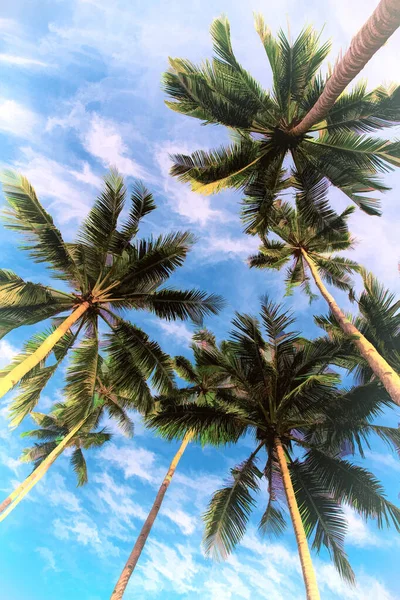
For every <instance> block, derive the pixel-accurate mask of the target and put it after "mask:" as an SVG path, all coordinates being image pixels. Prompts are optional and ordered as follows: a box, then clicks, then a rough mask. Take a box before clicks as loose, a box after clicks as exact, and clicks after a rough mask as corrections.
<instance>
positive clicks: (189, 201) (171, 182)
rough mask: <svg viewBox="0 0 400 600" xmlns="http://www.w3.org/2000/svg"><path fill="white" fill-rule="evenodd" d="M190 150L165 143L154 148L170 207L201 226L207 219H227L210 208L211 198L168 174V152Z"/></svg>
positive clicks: (170, 162) (221, 213)
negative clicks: (197, 192)
mask: <svg viewBox="0 0 400 600" xmlns="http://www.w3.org/2000/svg"><path fill="white" fill-rule="evenodd" d="M186 152H190V151H189V150H188V149H187V148H185V145H184V144H179V143H166V144H163V145H159V146H157V147H156V149H155V158H156V161H157V163H158V166H159V168H160V171H161V175H162V177H163V187H164V191H165V193H166V195H167V197H168V201H169V204H170V206H171V209H172V210H173V211H174V212H176V213H178V214H179V215H181V216H182V217H185V218H186V219H188V220H189V221H190V222H192V223H198V224H199V225H201V226H204V225H206V223H207V222H209V221H211V220H212V221H222V220H224V221H227V220H230V215H228V214H227V213H225V212H223V211H220V210H214V209H212V208H211V200H210V198H208V197H205V196H201V195H200V194H195V193H194V192H191V191H190V190H189V189H188V188H187V187H185V186H183V185H182V184H180V183H179V182H177V181H176V180H175V179H174V178H172V177H171V176H170V175H169V171H170V168H171V165H172V161H171V159H170V156H169V155H170V154H175V153H186Z"/></svg>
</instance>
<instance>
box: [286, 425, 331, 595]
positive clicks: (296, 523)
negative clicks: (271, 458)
mask: <svg viewBox="0 0 400 600" xmlns="http://www.w3.org/2000/svg"><path fill="white" fill-rule="evenodd" d="M275 450H276V455H277V458H278V462H279V467H280V470H281V475H282V480H283V486H284V488H285V494H286V500H287V503H288V507H289V512H290V516H291V519H292V523H293V529H294V533H295V536H296V541H297V549H298V552H299V557H300V563H301V570H302V571H303V579H304V584H305V586H306V593H307V600H320V595H319V590H318V584H317V579H316V577H315V571H314V567H313V564H312V561H311V555H310V550H309V548H308V543H307V537H306V533H305V531H304V527H303V522H302V520H301V516H300V511H299V507H298V506H297V501H296V496H295V493H294V489H293V485H292V480H291V478H290V473H289V469H288V466H287V462H286V457H285V453H284V451H283V447H282V443H281V440H280V439H279V438H278V437H277V438H275Z"/></svg>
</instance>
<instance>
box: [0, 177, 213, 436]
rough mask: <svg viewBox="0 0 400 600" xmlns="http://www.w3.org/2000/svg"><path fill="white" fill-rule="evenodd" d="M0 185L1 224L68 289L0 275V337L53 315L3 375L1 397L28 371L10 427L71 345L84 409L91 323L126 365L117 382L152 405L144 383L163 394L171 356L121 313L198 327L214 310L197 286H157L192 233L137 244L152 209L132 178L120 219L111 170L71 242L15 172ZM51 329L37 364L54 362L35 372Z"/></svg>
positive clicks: (119, 192)
mask: <svg viewBox="0 0 400 600" xmlns="http://www.w3.org/2000/svg"><path fill="white" fill-rule="evenodd" d="M2 181H3V190H4V194H5V198H6V201H7V204H8V208H7V210H6V211H5V219H6V226H7V227H9V228H11V229H13V230H16V231H19V232H21V233H22V234H23V235H24V237H25V240H26V243H25V245H24V246H23V248H24V249H25V250H27V251H28V252H29V254H30V256H31V257H32V258H33V260H34V261H35V262H39V263H45V264H46V265H47V266H48V267H49V268H50V272H51V275H52V277H53V278H55V279H58V280H62V281H63V282H65V284H66V285H67V286H68V288H69V291H67V292H65V291H60V290H57V289H54V288H52V287H50V286H44V285H41V284H36V283H31V282H26V281H24V280H23V279H22V278H20V277H19V276H18V275H17V274H15V273H14V272H12V271H10V270H7V269H1V270H0V305H1V306H0V321H1V325H0V336H3V335H5V334H7V333H8V332H10V331H12V330H13V329H15V328H17V327H20V326H23V325H30V324H33V323H37V322H39V321H42V320H46V319H49V318H52V319H53V326H52V329H51V330H50V331H47V332H44V333H41V334H37V335H35V336H34V337H33V338H32V339H31V340H30V341H29V342H28V343H27V344H26V346H25V348H24V350H23V352H22V353H21V354H20V355H19V356H17V357H16V358H15V360H14V362H13V364H12V365H11V366H10V367H9V368H7V369H5V371H4V372H3V374H4V375H5V376H4V378H3V381H5V380H7V386H8V387H6V386H5V385H4V387H5V389H6V391H7V389H10V387H11V386H12V385H15V383H16V381H18V379H17V380H16V381H14V380H13V376H12V373H13V372H14V370H15V369H18V368H19V366H20V365H22V366H23V367H24V368H25V365H27V367H26V368H30V369H31V370H30V372H29V373H28V374H27V375H25V376H24V380H23V381H22V383H21V385H22V388H23V398H22V401H21V402H18V405H17V406H16V405H15V404H14V409H16V420H15V424H18V423H19V422H20V420H21V419H22V418H23V417H24V416H25V414H27V413H28V412H29V411H30V410H33V408H34V406H35V405H36V403H37V401H38V398H39V395H40V391H41V390H42V389H43V387H44V385H45V384H46V383H47V381H48V380H49V378H50V377H51V376H52V374H53V373H54V372H55V369H56V367H57V366H58V365H59V364H60V362H61V361H62V360H63V359H64V358H65V356H66V355H67V353H68V351H69V350H70V349H71V348H72V347H73V345H74V344H75V345H76V344H77V343H78V342H79V346H78V347H77V348H76V350H74V358H73V361H72V363H73V365H72V368H73V369H74V371H73V377H72V380H73V382H74V385H75V387H74V389H73V390H72V391H71V394H72V395H75V397H76V399H77V401H78V400H79V399H80V402H81V403H83V404H85V403H86V404H90V402H91V401H92V398H93V397H94V393H95V387H96V380H97V374H98V368H99V360H98V357H99V341H100V339H99V321H103V322H104V323H105V325H106V327H107V328H108V329H109V333H108V334H107V337H106V348H105V351H106V354H108V355H109V356H110V358H111V359H112V360H114V361H115V364H118V363H119V364H121V365H124V366H126V365H128V364H129V365H130V368H129V369H128V368H125V369H124V370H123V371H122V369H121V370H120V371H119V377H120V381H119V383H118V385H120V386H124V388H125V389H131V390H132V391H134V392H135V393H136V394H137V397H138V404H139V405H141V406H142V407H145V406H146V405H147V406H149V405H152V394H151V391H150V387H149V385H148V384H147V379H149V378H150V379H151V381H152V384H153V386H154V387H155V389H156V390H157V391H158V392H159V393H164V392H166V391H167V390H169V389H171V386H172V385H173V369H172V366H171V363H170V359H169V357H168V356H167V355H166V354H165V353H164V352H163V351H162V350H161V348H160V346H159V345H158V344H157V343H156V342H153V341H152V340H150V339H149V338H148V336H147V335H146V333H145V332H144V331H142V330H141V329H140V328H139V327H136V326H135V325H133V324H131V323H130V322H128V321H127V320H126V318H124V317H125V315H126V313H127V311H132V310H147V311H150V312H152V313H154V314H155V315H156V316H158V317H160V318H164V319H168V320H171V319H172V320H175V319H181V320H185V319H191V320H193V321H194V322H196V323H201V322H202V319H203V317H204V316H205V315H209V314H215V313H217V312H218V310H219V309H220V308H221V306H222V304H223V301H222V299H221V297H219V296H216V295H214V294H207V293H205V292H203V291H201V290H198V289H190V290H178V289H173V288H170V287H165V285H164V284H165V283H166V282H167V280H168V279H169V277H170V276H171V275H172V273H173V272H174V271H175V270H176V269H177V268H179V267H181V266H182V265H183V263H184V261H185V259H186V256H187V254H188V252H189V250H190V248H191V246H192V244H193V241H194V240H193V236H192V235H191V234H190V233H189V232H175V233H167V234H164V235H160V236H158V237H157V238H153V237H150V238H148V239H143V238H142V239H141V238H139V237H138V232H139V227H140V223H141V220H142V219H143V218H145V217H146V216H147V215H148V214H150V213H151V212H152V211H154V210H155V208H156V205H155V202H154V199H153V196H152V194H151V193H150V192H149V191H148V190H147V188H146V187H145V186H144V185H143V184H142V183H141V182H137V183H135V185H134V186H133V190H132V194H131V196H130V203H129V206H128V207H127V208H128V214H127V217H126V219H125V220H124V221H122V222H121V213H122V210H123V208H124V206H125V203H126V197H127V190H126V188H125V186H124V181H123V178H122V177H121V175H120V174H119V173H118V172H117V171H116V170H111V171H110V173H109V174H108V175H107V176H106V177H105V178H104V188H103V190H102V192H101V194H100V196H99V197H98V198H97V199H96V201H95V203H94V205H93V207H92V209H91V210H90V211H89V213H88V215H87V217H86V219H85V220H84V222H83V223H82V225H81V227H80V229H79V232H78V235H77V239H76V241H74V242H72V243H66V242H65V241H64V240H63V238H62V235H61V232H60V231H59V229H58V228H57V227H56V226H55V224H54V222H53V219H52V217H51V216H50V215H49V214H48V213H47V212H46V210H45V209H44V208H43V206H42V205H41V204H40V202H39V200H38V198H37V196H36V194H35V191H34V189H33V188H32V186H31V185H30V184H29V182H28V181H27V180H26V179H25V178H24V177H23V176H21V175H19V174H18V173H15V172H10V171H9V172H6V173H5V174H4V176H3V179H2ZM66 312H67V313H70V316H69V317H68V318H65V317H63V318H62V320H60V317H59V315H62V313H66ZM69 319H70V325H69V326H68V325H66V323H67V322H68V320H69ZM60 328H65V331H64V335H62V337H61V338H59V341H57V343H56V344H55V346H54V348H52V347H50V348H47V349H46V351H45V354H44V355H43V357H42V358H41V359H40V361H41V362H43V361H45V360H46V356H48V354H49V352H50V351H51V350H53V355H54V358H55V359H56V363H55V364H53V365H49V366H48V367H46V368H45V369H41V368H40V364H37V362H36V363H35V364H36V366H34V365H33V364H32V365H30V364H29V358H30V357H31V356H33V357H35V356H37V355H38V354H37V353H38V352H42V351H43V350H42V349H43V348H44V344H45V342H46V340H47V339H48V338H49V337H51V335H52V334H57V335H61V333H62V331H63V329H60ZM60 332H61V333H60ZM35 353H36V354H35ZM32 367H34V368H33V369H32ZM25 372H26V371H25ZM10 380H11V381H10ZM1 383H2V382H1V379H0V384H1ZM71 387H73V385H72V383H71ZM14 413H15V411H14Z"/></svg>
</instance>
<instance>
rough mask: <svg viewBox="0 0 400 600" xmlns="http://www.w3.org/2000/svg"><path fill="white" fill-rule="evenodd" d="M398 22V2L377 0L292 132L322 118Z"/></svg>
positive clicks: (300, 129) (295, 132) (393, 30)
mask: <svg viewBox="0 0 400 600" xmlns="http://www.w3.org/2000/svg"><path fill="white" fill-rule="evenodd" d="M399 25H400V5H399V3H398V1H397V0H381V1H380V2H379V4H378V6H377V7H376V9H375V10H374V12H373V13H372V15H371V16H370V17H369V19H368V20H367V22H366V23H364V25H363V26H362V27H361V29H360V31H359V32H358V33H357V34H356V35H355V36H354V37H353V39H352V40H351V44H350V48H349V49H348V50H347V52H346V53H345V55H344V56H343V58H341V59H340V60H339V61H338V63H337V64H336V65H335V68H334V69H333V73H332V75H331V76H330V78H329V79H328V81H327V82H326V85H325V87H324V90H323V92H322V94H321V96H320V97H319V98H318V100H317V101H316V103H315V104H314V106H313V107H312V109H311V110H310V111H309V112H308V113H307V114H306V116H305V117H304V118H303V119H302V121H301V122H300V123H299V124H298V125H296V126H295V127H293V129H292V133H293V135H304V134H305V133H307V131H309V129H310V128H311V127H312V126H313V125H315V124H316V123H319V122H320V121H323V120H324V119H325V115H327V114H328V112H329V110H330V109H331V108H332V107H333V105H334V104H335V102H336V100H337V99H338V98H339V96H340V94H341V93H342V92H344V90H345V89H346V87H347V86H348V84H349V83H350V82H351V81H353V79H354V78H355V77H356V75H358V74H359V73H360V71H362V69H363V68H364V67H365V65H366V64H367V62H368V61H369V60H370V59H371V58H372V57H373V55H374V54H375V53H376V52H377V51H378V50H379V48H381V47H382V46H383V45H384V44H385V43H386V42H387V40H388V39H389V37H390V36H391V35H392V34H393V33H394V32H395V31H396V29H397V28H398V27H399Z"/></svg>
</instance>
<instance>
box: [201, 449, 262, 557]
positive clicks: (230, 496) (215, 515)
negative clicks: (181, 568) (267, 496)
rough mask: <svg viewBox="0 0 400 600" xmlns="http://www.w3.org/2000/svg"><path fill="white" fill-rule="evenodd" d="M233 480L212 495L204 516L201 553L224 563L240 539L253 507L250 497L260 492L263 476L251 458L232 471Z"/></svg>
mask: <svg viewBox="0 0 400 600" xmlns="http://www.w3.org/2000/svg"><path fill="white" fill-rule="evenodd" d="M231 476H232V479H231V480H229V481H227V482H226V485H225V487H223V488H222V489H220V490H218V491H217V492H215V494H214V495H213V497H212V499H211V502H210V504H209V506H208V509H207V511H206V513H205V514H204V515H203V519H204V522H205V533H204V540H203V544H204V549H205V552H206V554H211V555H212V556H213V558H216V559H225V558H226V557H227V556H228V555H229V554H230V553H231V552H232V550H233V549H234V548H235V546H236V545H237V544H238V542H240V540H241V539H242V537H243V535H244V533H245V531H246V525H247V522H248V520H249V516H250V513H251V511H252V509H253V507H254V506H255V501H254V498H253V495H252V493H254V492H257V491H258V489H259V479H260V478H261V477H262V473H261V472H260V471H259V469H258V468H257V467H256V464H255V459H254V457H253V456H251V457H250V458H249V459H247V460H245V461H244V462H242V463H241V464H240V465H238V466H236V467H235V468H233V469H231Z"/></svg>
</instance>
